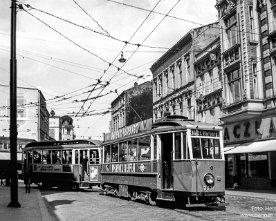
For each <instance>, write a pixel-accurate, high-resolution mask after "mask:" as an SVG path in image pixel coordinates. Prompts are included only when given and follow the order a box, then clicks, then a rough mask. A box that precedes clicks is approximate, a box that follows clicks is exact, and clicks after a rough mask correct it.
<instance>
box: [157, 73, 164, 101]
mask: <svg viewBox="0 0 276 221" xmlns="http://www.w3.org/2000/svg"><path fill="white" fill-rule="evenodd" d="M158 86H159V88H158V91H159V92H158V96H159V97H162V94H163V82H162V75H159V84H158Z"/></svg>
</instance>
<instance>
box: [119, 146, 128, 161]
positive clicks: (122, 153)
mask: <svg viewBox="0 0 276 221" xmlns="http://www.w3.org/2000/svg"><path fill="white" fill-rule="evenodd" d="M127 153H128V150H127V141H126V142H122V143H119V161H120V162H124V161H127V158H128V154H127Z"/></svg>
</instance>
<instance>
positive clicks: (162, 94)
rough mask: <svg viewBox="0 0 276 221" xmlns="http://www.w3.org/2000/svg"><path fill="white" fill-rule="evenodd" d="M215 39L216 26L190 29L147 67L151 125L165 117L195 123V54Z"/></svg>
mask: <svg viewBox="0 0 276 221" xmlns="http://www.w3.org/2000/svg"><path fill="white" fill-rule="evenodd" d="M218 35H219V27H218V23H213V24H209V25H206V26H202V27H199V28H196V29H192V30H191V31H189V32H188V33H187V34H186V35H185V36H184V37H183V38H182V39H180V40H179V41H178V42H177V43H176V44H175V45H174V46H173V47H172V48H170V49H169V50H168V51H167V52H166V53H165V54H164V55H163V56H161V57H160V58H159V59H158V60H157V61H156V62H155V63H154V64H153V65H152V66H151V68H150V69H151V72H152V75H153V120H154V121H155V120H156V119H158V118H161V117H163V116H164V115H165V114H177V115H183V116H187V117H188V118H189V119H195V113H196V109H197V107H196V102H195V100H196V92H195V71H194V62H195V60H196V54H197V53H198V52H200V51H202V50H203V49H204V48H205V47H206V46H207V45H209V44H210V42H212V41H214V39H216V38H217V36H218Z"/></svg>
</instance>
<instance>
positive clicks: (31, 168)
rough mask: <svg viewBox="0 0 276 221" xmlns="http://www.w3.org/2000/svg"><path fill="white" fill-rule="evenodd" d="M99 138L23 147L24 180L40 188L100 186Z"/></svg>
mask: <svg viewBox="0 0 276 221" xmlns="http://www.w3.org/2000/svg"><path fill="white" fill-rule="evenodd" d="M100 144H101V141H98V140H64V141H43V142H32V143H29V144H27V145H26V146H25V148H24V149H23V157H22V158H23V167H22V173H23V177H24V179H25V180H26V179H29V182H30V183H35V184H38V185H41V186H42V187H44V188H50V187H59V188H64V187H66V188H73V187H75V188H89V187H92V186H93V185H98V186H99V185H100V165H101V155H102V154H101V146H100Z"/></svg>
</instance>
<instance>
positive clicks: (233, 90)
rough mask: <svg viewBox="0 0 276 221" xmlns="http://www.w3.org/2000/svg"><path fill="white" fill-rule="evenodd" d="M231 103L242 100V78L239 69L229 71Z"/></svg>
mask: <svg viewBox="0 0 276 221" xmlns="http://www.w3.org/2000/svg"><path fill="white" fill-rule="evenodd" d="M228 84H229V92H230V93H229V96H230V100H229V102H230V103H233V102H237V101H240V100H241V78H240V71H239V69H237V70H235V71H232V72H230V73H228Z"/></svg>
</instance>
